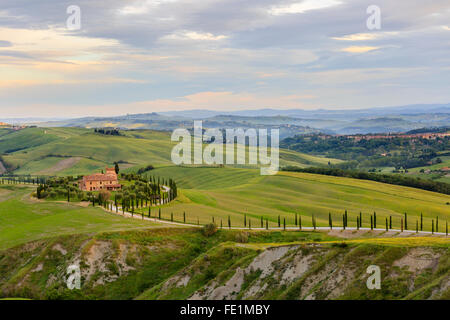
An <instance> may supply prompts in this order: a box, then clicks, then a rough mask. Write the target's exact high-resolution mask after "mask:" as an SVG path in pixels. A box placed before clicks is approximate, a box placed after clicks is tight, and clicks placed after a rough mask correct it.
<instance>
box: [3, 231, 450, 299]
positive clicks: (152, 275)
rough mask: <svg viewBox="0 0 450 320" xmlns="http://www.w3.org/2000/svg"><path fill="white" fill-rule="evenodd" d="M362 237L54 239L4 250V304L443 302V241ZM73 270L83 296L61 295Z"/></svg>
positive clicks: (170, 234) (187, 234)
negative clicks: (377, 278) (75, 267)
mask: <svg viewBox="0 0 450 320" xmlns="http://www.w3.org/2000/svg"><path fill="white" fill-rule="evenodd" d="M361 236H362V238H361V239H359V240H347V241H345V242H344V241H343V240H336V239H335V238H334V237H333V236H330V235H326V234H325V233H320V232H310V233H308V232H249V233H246V234H245V235H243V234H242V232H234V231H218V232H217V233H216V234H215V235H214V236H212V237H205V236H203V235H202V233H201V232H200V231H199V230H193V229H179V230H176V229H161V228H160V229H154V230H148V231H140V232H134V231H130V232H122V233H103V234H100V235H97V236H90V235H75V236H64V237H54V238H49V239H45V240H40V241H37V242H30V243H27V244H24V245H21V246H17V247H13V248H10V249H7V250H4V251H0V298H7V297H16V298H17V297H20V298H31V299H224V298H225V299H263V300H264V299H308V300H310V299H405V298H406V299H448V298H449V294H450V291H449V290H450V289H449V284H450V278H449V267H450V264H449V261H450V256H449V250H448V243H446V244H445V243H444V242H443V241H442V240H443V239H441V238H429V237H428V238H414V237H413V238H397V239H394V240H390V242H387V243H384V242H383V240H384V238H373V237H374V235H372V237H371V238H368V237H370V236H371V235H367V234H364V235H361ZM375 237H376V235H375ZM238 239H239V241H238ZM242 239H248V240H245V241H244V240H242ZM411 240H417V241H411ZM73 263H76V264H79V265H80V267H81V268H80V269H81V275H82V278H81V290H73V291H71V290H68V289H67V288H66V283H65V279H66V273H65V272H66V269H67V267H68V266H69V265H71V264H73ZM371 264H376V265H378V266H379V267H380V268H381V284H382V289H381V290H368V289H367V287H366V279H367V277H368V276H369V275H368V274H367V273H366V269H367V267H368V266H369V265H371Z"/></svg>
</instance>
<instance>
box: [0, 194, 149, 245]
mask: <svg viewBox="0 0 450 320" xmlns="http://www.w3.org/2000/svg"><path fill="white" fill-rule="evenodd" d="M32 191H33V189H31V188H30V187H23V186H0V250H2V249H5V248H9V247H12V246H15V245H18V244H22V243H26V242H29V241H33V240H38V239H43V238H49V237H54V236H58V235H67V234H83V233H98V232H105V231H119V230H131V229H138V228H150V227H154V226H158V224H157V223H153V222H149V221H140V220H137V219H126V218H122V217H120V216H117V215H114V214H110V213H106V212H105V211H104V210H102V209H100V208H93V207H81V206H80V205H77V204H68V203H64V202H48V201H38V200H35V199H32V198H30V193H31V192H32Z"/></svg>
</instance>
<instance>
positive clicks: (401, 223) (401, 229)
mask: <svg viewBox="0 0 450 320" xmlns="http://www.w3.org/2000/svg"><path fill="white" fill-rule="evenodd" d="M400 231H401V232H403V218H402V219H401V221H400Z"/></svg>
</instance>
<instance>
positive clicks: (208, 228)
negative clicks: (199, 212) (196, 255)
mask: <svg viewBox="0 0 450 320" xmlns="http://www.w3.org/2000/svg"><path fill="white" fill-rule="evenodd" d="M216 232H217V226H216V225H215V224H214V223H209V224H207V225H205V226H204V227H203V235H204V236H206V237H211V236H212V235H214V234H215V233H216Z"/></svg>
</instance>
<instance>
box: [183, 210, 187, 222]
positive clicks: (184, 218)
mask: <svg viewBox="0 0 450 320" xmlns="http://www.w3.org/2000/svg"><path fill="white" fill-rule="evenodd" d="M183 223H186V211H183Z"/></svg>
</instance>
